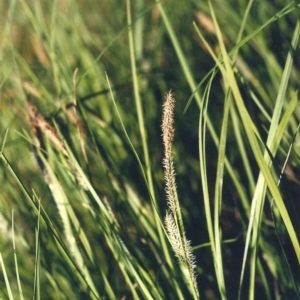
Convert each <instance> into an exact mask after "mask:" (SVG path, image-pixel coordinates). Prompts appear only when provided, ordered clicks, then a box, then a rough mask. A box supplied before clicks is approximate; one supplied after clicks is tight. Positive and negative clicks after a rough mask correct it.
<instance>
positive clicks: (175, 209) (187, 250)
mask: <svg viewBox="0 0 300 300" xmlns="http://www.w3.org/2000/svg"><path fill="white" fill-rule="evenodd" d="M174 108H175V99H174V97H173V94H172V92H171V91H170V92H169V93H168V94H167V97H166V102H165V103H164V105H163V117H162V126H161V127H162V132H163V133H162V136H163V145H164V158H163V167H164V175H165V182H166V183H165V184H166V187H165V191H166V195H167V203H168V208H169V210H168V211H167V213H166V217H165V226H166V232H167V235H168V239H169V242H170V244H171V246H172V248H173V250H174V252H175V255H176V256H177V258H178V260H179V262H180V264H181V265H182V267H183V269H184V270H185V271H184V272H187V273H188V278H189V282H190V286H191V289H192V291H193V294H194V295H195V297H196V298H198V297H199V292H198V287H197V283H196V275H195V267H196V264H195V257H194V255H193V253H192V251H191V245H190V241H188V240H187V239H186V236H185V231H184V226H183V222H182V217H181V211H180V204H179V201H178V196H177V188H176V182H175V169H174V164H173V157H172V142H173V139H174V133H175V130H174Z"/></svg>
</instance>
